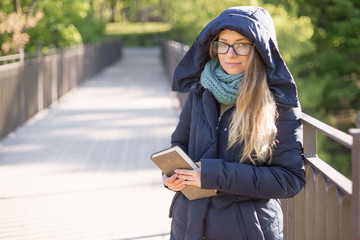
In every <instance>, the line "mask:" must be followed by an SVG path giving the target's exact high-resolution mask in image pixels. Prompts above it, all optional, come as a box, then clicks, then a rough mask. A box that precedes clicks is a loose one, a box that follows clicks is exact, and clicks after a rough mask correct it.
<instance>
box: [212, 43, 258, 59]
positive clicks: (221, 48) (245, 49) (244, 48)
mask: <svg viewBox="0 0 360 240" xmlns="http://www.w3.org/2000/svg"><path fill="white" fill-rule="evenodd" d="M212 44H213V45H214V48H215V52H216V53H218V54H225V53H227V52H228V51H229V49H230V47H232V49H233V50H234V52H235V53H236V55H239V56H247V55H248V54H249V53H250V49H251V47H255V44H253V43H235V44H232V45H230V44H227V43H225V42H219V41H213V42H212Z"/></svg>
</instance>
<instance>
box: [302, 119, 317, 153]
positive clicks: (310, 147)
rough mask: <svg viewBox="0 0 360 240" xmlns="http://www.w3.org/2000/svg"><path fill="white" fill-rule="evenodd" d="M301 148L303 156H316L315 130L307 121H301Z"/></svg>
mask: <svg viewBox="0 0 360 240" xmlns="http://www.w3.org/2000/svg"><path fill="white" fill-rule="evenodd" d="M303 128H304V129H303V134H304V136H303V148H304V156H305V157H316V156H317V146H316V145H317V144H316V143H317V142H316V141H317V138H316V134H317V131H316V129H315V128H313V127H311V126H310V125H309V124H308V123H306V122H303Z"/></svg>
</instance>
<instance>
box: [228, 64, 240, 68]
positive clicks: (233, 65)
mask: <svg viewBox="0 0 360 240" xmlns="http://www.w3.org/2000/svg"><path fill="white" fill-rule="evenodd" d="M226 65H227V66H229V67H237V66H239V65H240V63H226Z"/></svg>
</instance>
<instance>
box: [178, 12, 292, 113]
mask: <svg viewBox="0 0 360 240" xmlns="http://www.w3.org/2000/svg"><path fill="white" fill-rule="evenodd" d="M224 29H229V30H233V31H236V32H238V33H239V34H241V35H243V36H245V37H247V38H248V39H249V40H250V41H252V42H253V43H255V49H256V51H257V52H258V53H259V55H260V57H261V58H262V59H263V61H264V63H265V66H266V72H267V79H268V85H269V88H270V90H271V92H272V93H273V95H274V98H275V101H276V103H277V104H278V105H284V106H289V107H297V106H298V97H297V89H296V84H295V82H294V79H293V77H292V75H291V73H290V71H289V69H288V68H287V66H286V63H285V62H284V60H283V59H282V57H281V55H280V52H279V48H278V44H277V41H276V33H275V27H274V24H273V21H272V19H271V16H270V14H269V13H268V12H267V11H266V10H265V9H263V8H261V7H232V8H229V9H227V10H225V11H224V12H223V13H221V14H220V16H219V17H217V18H215V19H214V20H212V21H211V22H210V23H208V24H207V25H206V26H205V28H204V29H203V30H202V31H201V32H200V34H199V36H198V37H197V38H196V40H195V41H194V43H193V44H192V46H191V47H190V49H189V51H188V52H187V53H186V54H185V56H184V57H183V59H182V60H181V61H180V63H179V65H178V66H177V68H176V70H175V72H174V77H173V84H172V85H173V90H174V91H177V92H183V93H184V92H189V91H191V90H196V89H199V88H200V76H201V72H202V71H203V69H204V66H205V64H206V63H207V61H209V59H210V55H209V47H210V44H211V41H212V40H213V39H214V37H215V36H216V35H217V34H218V33H220V32H221V31H223V30H224Z"/></svg>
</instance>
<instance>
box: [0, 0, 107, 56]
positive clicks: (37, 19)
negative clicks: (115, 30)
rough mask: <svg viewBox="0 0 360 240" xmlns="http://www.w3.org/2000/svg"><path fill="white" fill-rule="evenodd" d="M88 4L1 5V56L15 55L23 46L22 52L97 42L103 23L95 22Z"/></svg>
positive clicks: (86, 0) (87, 0)
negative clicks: (6, 54) (5, 54)
mask: <svg viewBox="0 0 360 240" xmlns="http://www.w3.org/2000/svg"><path fill="white" fill-rule="evenodd" d="M91 2H92V1H91V0H62V1H57V0H47V1H36V0H21V1H20V0H15V1H14V0H13V1H10V0H5V1H2V2H1V3H0V18H1V25H0V32H2V33H4V34H2V35H1V36H0V43H1V44H2V45H4V47H3V51H2V54H4V53H16V52H17V51H18V49H19V48H23V47H24V46H25V51H35V50H36V49H37V48H39V47H40V48H41V47H50V46H51V45H54V46H57V47H62V46H68V45H71V44H79V43H88V42H96V41H98V40H100V39H101V38H102V35H103V31H104V29H105V22H104V21H102V20H101V19H94V17H93V11H92V8H91ZM13 23H16V24H13ZM12 26H14V27H12ZM4 29H7V30H6V31H4ZM9 29H10V30H9ZM19 39H20V40H19ZM19 42H20V43H19ZM4 50H5V51H4Z"/></svg>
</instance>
